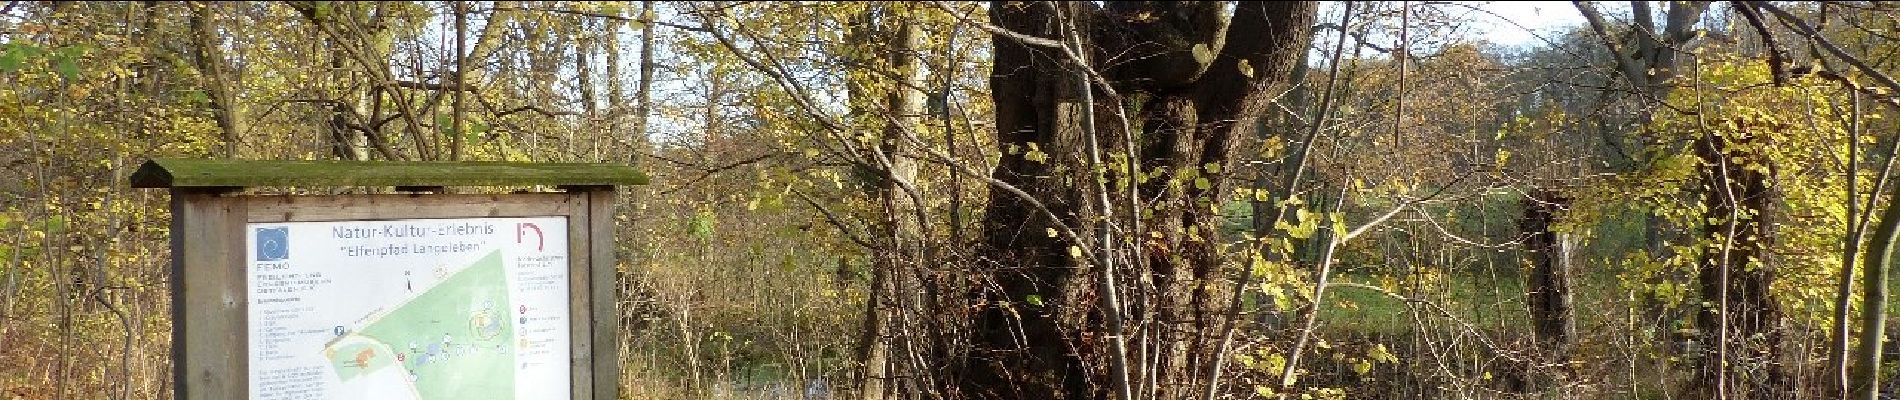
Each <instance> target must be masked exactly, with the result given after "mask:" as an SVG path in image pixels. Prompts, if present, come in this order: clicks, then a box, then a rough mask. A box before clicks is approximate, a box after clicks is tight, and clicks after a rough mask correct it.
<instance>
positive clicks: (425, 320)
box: [132, 160, 646, 400]
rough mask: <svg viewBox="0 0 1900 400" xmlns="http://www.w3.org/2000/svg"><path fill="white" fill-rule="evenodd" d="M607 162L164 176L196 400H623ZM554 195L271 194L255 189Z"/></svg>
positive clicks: (183, 395) (227, 165) (180, 170)
mask: <svg viewBox="0 0 1900 400" xmlns="http://www.w3.org/2000/svg"><path fill="white" fill-rule="evenodd" d="M645 182H646V178H645V177H644V176H643V175H641V174H639V173H638V172H637V171H634V170H633V169H632V168H630V167H626V166H618V165H606V164H518V163H448V162H336V161H241V160H153V161H151V162H148V163H146V164H145V165H144V166H142V167H141V168H140V169H139V171H138V172H137V173H136V174H134V175H133V177H132V184H133V186H134V187H140V188H167V189H170V190H171V194H172V203H171V204H172V206H171V208H172V218H173V220H172V231H171V235H172V236H171V240H172V246H171V247H172V271H171V272H172V273H171V278H172V279H171V287H172V324H173V325H172V329H173V332H172V352H173V367H172V368H173V374H174V375H173V379H174V385H175V386H174V387H175V390H176V396H175V398H179V399H259V400H302V399H346V398H347V399H356V398H376V399H417V400H435V399H584V400H612V399H615V398H617V397H618V396H617V387H616V384H617V379H616V377H617V376H618V374H619V368H618V364H617V363H616V362H614V360H617V359H618V356H617V354H615V352H616V351H617V346H615V344H614V343H616V342H615V341H616V337H617V335H618V332H617V329H618V323H617V322H618V320H617V318H618V314H617V313H616V311H615V309H614V308H615V294H614V287H615V286H614V237H613V233H614V225H613V221H614V218H613V212H614V188H615V187H616V186H620V185H636V184H644V183H645ZM334 186H351V187H387V186H393V187H398V188H401V189H403V190H410V191H435V192H439V191H440V188H441V187H444V186H507V187H537V186H539V187H554V188H559V189H560V191H554V192H538V193H512V194H380V195H320V196H302V195H255V194H245V189H246V188H252V187H334Z"/></svg>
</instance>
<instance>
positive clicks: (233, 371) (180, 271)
mask: <svg viewBox="0 0 1900 400" xmlns="http://www.w3.org/2000/svg"><path fill="white" fill-rule="evenodd" d="M244 218H245V202H244V201H243V199H239V198H232V197H222V196H219V195H217V194H216V193H214V192H205V191H197V190H189V189H180V190H173V191H172V237H171V239H172V273H171V291H172V293H171V295H172V310H171V312H172V359H173V360H175V362H174V364H173V365H172V374H173V382H174V383H175V384H176V385H177V386H176V388H175V391H176V394H175V395H174V398H177V399H185V400H210V399H243V398H249V395H248V392H249V390H250V386H249V385H250V381H249V380H247V379H246V376H247V375H249V374H248V371H250V367H249V357H250V347H249V343H250V340H249V339H250V337H249V332H250V331H249V330H248V329H245V324H246V323H247V319H248V317H249V316H248V314H247V311H248V307H249V301H250V297H249V295H248V293H247V292H246V286H247V285H248V283H249V282H248V281H246V279H245V275H244V270H245V269H244V268H243V266H244V251H243V250H244V249H243V246H244V237H245V236H244ZM187 310H189V312H187Z"/></svg>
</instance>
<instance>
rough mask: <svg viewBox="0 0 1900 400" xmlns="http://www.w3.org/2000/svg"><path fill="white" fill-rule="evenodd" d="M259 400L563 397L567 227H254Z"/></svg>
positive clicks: (509, 222)
mask: <svg viewBox="0 0 1900 400" xmlns="http://www.w3.org/2000/svg"><path fill="white" fill-rule="evenodd" d="M245 231H246V246H245V249H247V253H249V255H248V256H247V257H246V258H247V260H248V262H247V263H246V272H247V273H246V275H247V276H248V280H249V286H248V288H249V290H250V292H249V293H250V299H249V301H250V312H249V318H250V321H249V324H248V325H249V329H250V393H251V398H252V399H260V400H329V399H414V400H448V399H474V400H480V399H557V400H558V399H567V398H568V395H569V393H568V390H569V387H570V386H569V378H570V377H569V376H568V374H569V370H568V368H569V367H568V365H569V364H568V359H569V356H570V354H569V346H570V343H569V336H568V333H569V332H568V331H569V320H568V315H569V314H568V254H567V253H568V252H567V248H568V247H567V246H568V242H567V239H568V238H567V219H566V218H565V217H535V218H466V219H406V220H373V221H340V222H285V223H252V224H249V226H247V227H246V229H245Z"/></svg>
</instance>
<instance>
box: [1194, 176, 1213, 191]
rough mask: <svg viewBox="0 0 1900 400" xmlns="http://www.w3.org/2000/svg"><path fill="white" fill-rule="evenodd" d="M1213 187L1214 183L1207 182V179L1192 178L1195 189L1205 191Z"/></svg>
mask: <svg viewBox="0 0 1900 400" xmlns="http://www.w3.org/2000/svg"><path fill="white" fill-rule="evenodd" d="M1213 187H1214V181H1210V180H1207V178H1194V188H1195V189H1200V190H1207V189H1210V188H1213Z"/></svg>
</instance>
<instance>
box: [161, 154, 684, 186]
mask: <svg viewBox="0 0 1900 400" xmlns="http://www.w3.org/2000/svg"><path fill="white" fill-rule="evenodd" d="M646 183H647V176H646V174H642V173H640V171H638V170H635V169H633V167H630V166H626V165H615V164H586V163H519V162H493V161H460V162H448V161H285V160H204V159H179V158H160V159H153V160H151V161H146V162H145V165H141V166H139V170H138V172H134V173H133V174H132V187H135V188H190V187H262V186H619V185H644V184H646Z"/></svg>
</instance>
